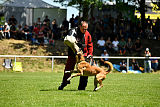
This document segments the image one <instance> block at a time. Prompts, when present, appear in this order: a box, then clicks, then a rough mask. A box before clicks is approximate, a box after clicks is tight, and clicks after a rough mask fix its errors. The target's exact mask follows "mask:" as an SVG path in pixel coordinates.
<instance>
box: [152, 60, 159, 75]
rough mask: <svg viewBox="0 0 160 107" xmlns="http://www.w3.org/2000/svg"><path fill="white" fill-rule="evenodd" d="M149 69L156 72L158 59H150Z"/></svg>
mask: <svg viewBox="0 0 160 107" xmlns="http://www.w3.org/2000/svg"><path fill="white" fill-rule="evenodd" d="M151 67H152V68H153V70H154V72H157V69H158V59H151Z"/></svg>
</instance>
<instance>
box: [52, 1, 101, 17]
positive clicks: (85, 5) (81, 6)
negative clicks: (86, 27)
mask: <svg viewBox="0 0 160 107" xmlns="http://www.w3.org/2000/svg"><path fill="white" fill-rule="evenodd" d="M54 2H59V3H61V4H62V5H66V6H74V7H76V8H78V10H79V12H80V13H82V14H83V16H82V17H83V18H84V20H88V12H89V10H90V9H91V13H90V14H91V16H93V9H94V8H95V7H98V8H101V7H102V4H103V3H102V0H54ZM80 13H79V15H80Z"/></svg>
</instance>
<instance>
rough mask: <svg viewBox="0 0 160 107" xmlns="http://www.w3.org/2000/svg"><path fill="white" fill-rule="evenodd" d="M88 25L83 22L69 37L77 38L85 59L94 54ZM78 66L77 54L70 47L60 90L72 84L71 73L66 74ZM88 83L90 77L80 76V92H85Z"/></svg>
mask: <svg viewBox="0 0 160 107" xmlns="http://www.w3.org/2000/svg"><path fill="white" fill-rule="evenodd" d="M87 29H88V23H87V22H86V21H81V23H80V25H79V27H78V28H75V29H72V30H71V31H70V32H69V36H70V35H73V36H74V37H75V38H76V41H77V45H78V47H79V48H80V49H81V50H82V51H83V54H84V57H85V58H89V57H90V56H92V53H93V43H92V37H91V35H90V33H89V32H88V31H87ZM75 64H76V52H74V51H73V50H72V48H71V47H69V46H68V59H67V63H66V66H65V69H64V76H63V80H62V83H61V85H60V86H59V87H58V90H63V88H64V87H65V86H67V84H70V81H67V79H68V78H69V77H70V76H71V73H66V71H71V70H74V66H75ZM87 82H88V76H80V81H79V86H78V90H85V88H86V86H87Z"/></svg>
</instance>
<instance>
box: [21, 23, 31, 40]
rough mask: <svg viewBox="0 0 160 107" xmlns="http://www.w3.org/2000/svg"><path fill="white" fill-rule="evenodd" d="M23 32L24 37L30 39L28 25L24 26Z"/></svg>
mask: <svg viewBox="0 0 160 107" xmlns="http://www.w3.org/2000/svg"><path fill="white" fill-rule="evenodd" d="M22 33H23V38H24V39H25V40H29V39H30V35H29V28H28V25H24V28H23V30H22Z"/></svg>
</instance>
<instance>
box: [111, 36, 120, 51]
mask: <svg viewBox="0 0 160 107" xmlns="http://www.w3.org/2000/svg"><path fill="white" fill-rule="evenodd" d="M118 45H119V41H118V38H117V37H115V40H114V41H113V42H112V46H113V50H114V51H115V52H118Z"/></svg>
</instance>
